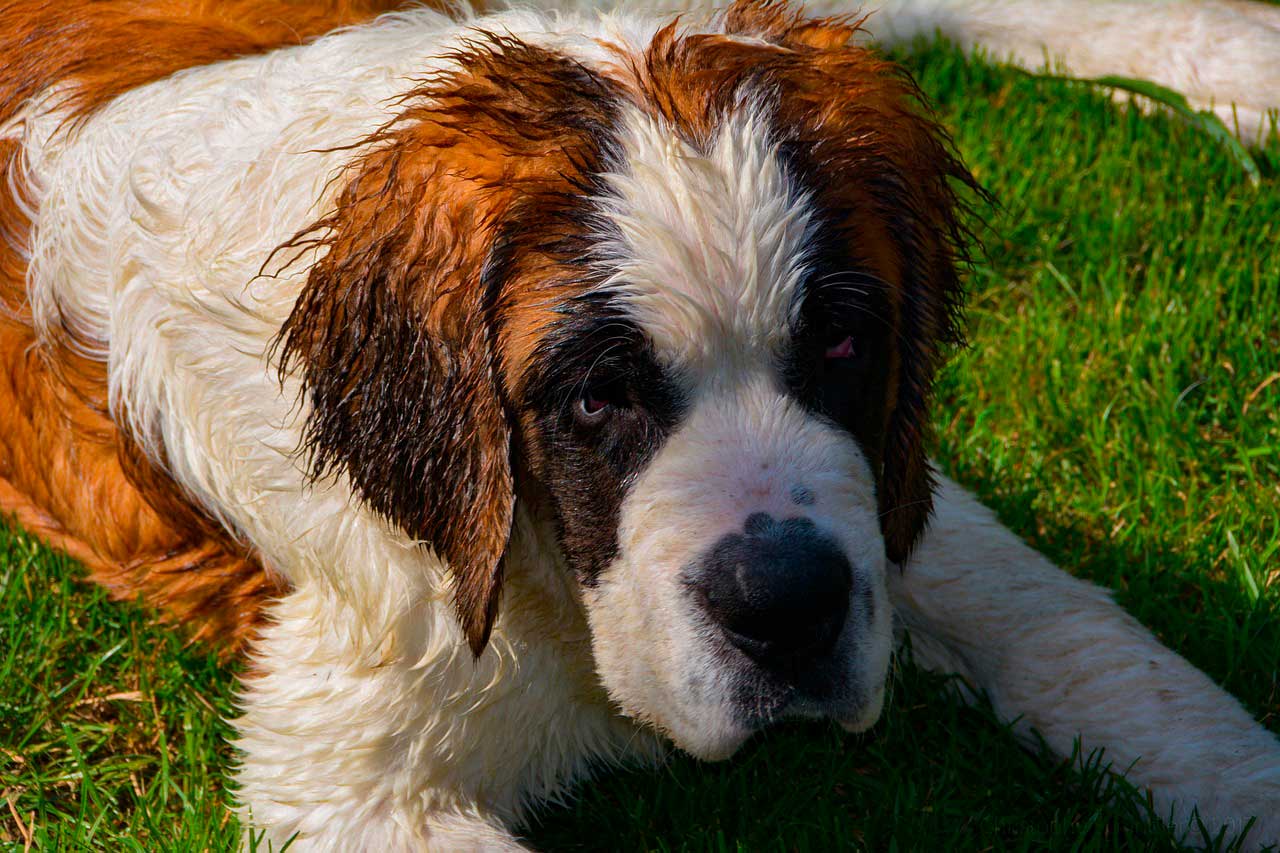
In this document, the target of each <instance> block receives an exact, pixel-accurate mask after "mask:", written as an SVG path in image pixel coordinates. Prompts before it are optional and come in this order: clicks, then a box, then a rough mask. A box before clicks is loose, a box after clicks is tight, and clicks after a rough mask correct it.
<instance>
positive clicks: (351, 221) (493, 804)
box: [0, 0, 1280, 850]
mask: <svg viewBox="0 0 1280 853" xmlns="http://www.w3.org/2000/svg"><path fill="white" fill-rule="evenodd" d="M393 6H394V4H390V3H380V2H376V0H367V2H366V0H354V1H353V2H329V3H324V2H318V0H317V2H290V1H289V0H253V1H252V2H249V0H225V2H220V3H208V4H199V3H183V2H176V0H175V2H163V0H157V2H122V1H121V2H117V0H108V1H107V2H94V3H89V2H69V3H63V4H46V3H33V2H12V3H9V4H7V5H6V6H5V7H4V9H3V15H0V52H2V53H3V56H4V59H5V63H4V68H3V70H0V104H2V106H0V146H2V148H3V150H2V151H0V153H2V154H3V157H2V158H0V160H2V162H3V163H4V168H5V182H4V187H5V191H4V197H3V200H2V201H0V222H2V223H3V226H4V232H5V237H6V241H5V246H4V249H3V251H4V254H3V255H2V256H0V290H2V292H3V295H4V304H5V306H6V313H5V315H4V318H3V321H2V322H3V325H2V326H0V364H2V365H3V369H2V370H0V377H3V382H2V383H0V418H3V420H4V424H3V428H2V429H0V508H3V509H4V510H5V511H6V512H9V513H12V514H14V515H15V516H16V517H17V519H18V520H19V521H20V522H21V523H22V524H23V525H24V526H26V527H27V528H28V529H30V530H32V531H33V532H35V533H37V534H39V535H41V536H43V537H44V538H45V539H46V540H47V541H49V542H50V543H51V544H53V545H55V546H57V547H60V548H62V549H64V550H66V551H68V552H69V553H71V554H72V555H74V556H76V557H78V558H79V559H80V560H82V561H83V562H84V563H85V564H86V565H87V566H88V568H89V570H90V572H91V574H92V576H93V578H94V579H95V580H97V581H98V582H100V583H102V584H104V585H105V586H107V587H108V588H109V589H110V590H112V591H113V592H114V593H115V594H117V595H119V596H120V597H128V598H134V597H137V596H138V595H139V594H142V595H143V596H145V597H146V598H147V600H148V601H150V602H152V603H153V604H155V605H157V606H158V607H160V608H161V609H162V610H163V611H164V612H165V613H167V614H168V615H169V617H170V618H172V619H174V620H175V621H178V622H182V623H186V624H187V625H189V626H190V630H192V631H193V632H194V633H195V634H196V635H197V636H202V637H207V638H220V639H222V640H224V641H225V642H226V644H228V645H229V646H230V647H231V648H233V649H239V650H244V651H246V652H247V654H248V655H249V659H250V662H251V663H250V670H249V675H248V676H247V677H246V678H245V680H244V683H243V693H242V698H241V702H242V706H243V715H242V716H241V717H240V718H239V720H238V721H237V722H236V729H237V746H238V747H239V749H240V750H241V754H242V759H241V763H240V765H239V768H238V770H237V772H236V780H235V781H236V784H237V786H238V799H239V802H240V804H241V806H240V808H241V812H240V814H241V818H242V819H243V822H244V825H245V826H246V828H247V832H249V833H259V832H260V833H263V834H264V837H265V839H266V840H267V842H269V843H270V844H271V845H272V846H274V847H276V848H278V847H280V846H283V845H284V844H286V843H288V842H289V841H290V839H292V844H293V847H292V849H299V850H303V849H305V850H354V849H367V850H411V849H427V848H429V849H485V850H488V849H507V850H512V849H522V848H521V846H520V842H519V840H518V838H517V836H516V835H515V832H516V831H517V830H518V829H519V827H520V825H521V822H522V820H523V819H524V818H525V816H526V815H527V814H528V810H529V808H530V807H531V806H532V805H533V804H535V803H538V802H541V801H544V800H547V799H550V798H555V797H557V796H560V795H562V794H563V793H564V792H566V791H567V790H568V789H569V787H570V786H571V785H572V784H573V781H574V779H575V778H579V777H581V776H582V775H583V774H584V773H586V772H587V770H588V768H589V767H590V766H592V765H595V764H598V763H600V762H611V761H624V760H625V761H636V760H640V761H644V760H659V759H660V758H661V756H662V755H663V754H664V752H665V751H666V749H667V744H674V745H676V746H677V747H679V748H680V749H683V750H685V751H687V752H689V753H691V754H693V755H695V756H699V757H702V758H705V759H722V758H725V757H727V756H729V755H731V754H733V752H734V751H735V750H736V749H737V748H738V747H739V746H740V745H741V744H742V743H743V742H744V741H745V740H746V739H747V738H748V737H750V736H751V735H752V734H753V733H754V732H756V731H758V730H759V729H761V728H763V727H765V726H767V725H770V724H772V723H774V722H776V721H779V720H785V719H794V718H831V719H835V720H837V721H838V722H839V723H840V724H841V725H842V726H844V727H845V728H846V729H848V730H850V731H861V730H864V729H866V728H868V727H869V726H871V725H872V724H873V723H874V722H875V721H876V719H877V718H878V717H879V715H880V713H881V710H882V707H883V704H884V696H885V692H884V690H885V688H884V685H885V679H886V674H887V671H888V667H889V663H890V658H891V654H892V652H893V649H894V646H895V643H896V642H898V641H899V640H900V638H901V636H902V635H903V633H904V632H909V633H910V636H911V638H912V644H913V649H914V654H915V658H916V660H917V661H918V662H920V663H922V664H923V665H925V666H927V667H929V668H932V669H935V670H938V671H940V672H946V673H956V674H959V675H961V676H962V677H963V678H964V679H965V680H966V682H967V683H968V684H970V685H971V686H972V687H973V689H974V690H975V691H981V692H984V693H985V694H986V695H987V696H989V697H990V699H991V702H992V704H993V706H994V707H995V709H996V711H997V712H998V713H999V714H1001V715H1002V716H1003V717H1005V718H1006V719H1010V720H1017V721H1018V728H1019V730H1020V731H1022V732H1025V733H1030V732H1032V731H1035V732H1038V733H1039V735H1040V736H1041V737H1043V738H1044V740H1045V742H1046V743H1048V744H1049V746H1050V747H1051V748H1052V749H1054V750H1056V751H1058V752H1060V753H1062V754H1064V755H1070V754H1071V750H1072V746H1073V743H1074V742H1075V741H1076V739H1077V738H1079V739H1080V742H1081V743H1082V744H1083V745H1084V747H1085V749H1086V750H1087V749H1091V748H1098V747H1104V748H1105V749H1106V750H1107V755H1108V756H1109V758H1110V760H1111V761H1112V762H1113V764H1114V766H1115V767H1117V768H1120V769H1121V770H1122V771H1123V772H1125V773H1126V774H1127V776H1128V778H1129V779H1130V780H1131V781H1132V782H1134V783H1135V784H1138V785H1141V786H1145V787H1148V788H1149V789H1150V791H1151V793H1152V796H1153V801H1154V802H1155V804H1156V806H1157V807H1158V808H1159V809H1160V810H1162V811H1163V812H1164V813H1166V814H1169V815H1170V816H1171V817H1172V819H1173V820H1174V821H1175V822H1180V823H1181V824H1182V825H1183V826H1186V825H1187V824H1188V822H1189V821H1191V819H1192V816H1193V815H1192V809H1196V810H1198V811H1197V812H1196V813H1197V814H1198V816H1199V817H1200V818H1201V819H1202V820H1203V821H1204V822H1205V823H1206V824H1207V825H1209V826H1213V827H1216V826H1222V825H1226V826H1228V827H1231V828H1233V829H1237V830H1238V829H1240V828H1242V827H1243V826H1244V824H1245V822H1246V821H1248V820H1249V819H1251V818H1256V819H1257V823H1256V824H1255V825H1254V827H1253V830H1252V832H1251V833H1250V835H1249V837H1248V841H1249V843H1252V844H1262V843H1265V842H1269V841H1274V840H1280V808H1278V806H1280V743H1277V740H1276V738H1275V737H1274V736H1272V735H1271V734H1270V733H1268V732H1267V731H1266V730H1265V729H1264V728H1263V727H1261V726H1260V725H1258V724H1257V723H1256V722H1255V721H1254V720H1252V719H1251V718H1250V716H1249V715H1248V714H1247V713H1246V712H1245V711H1244V709H1243V708H1241V706H1240V705H1239V704H1238V703H1237V702H1236V701H1235V700H1234V699H1232V698H1231V697H1229V696H1227V695H1226V694H1225V693H1224V692H1223V691H1221V690H1220V689H1219V688H1217V687H1216V686H1215V685H1214V684H1212V682H1210V681H1209V679H1208V678H1206V677H1205V676H1204V675H1202V674H1201V673H1199V672H1198V671H1196V670H1195V669H1194V668H1193V667H1191V666H1190V665H1189V664H1187V663H1186V662H1184V661H1183V660H1181V659H1180V658H1179V657H1177V656H1176V655H1174V654H1173V653H1172V652H1170V651H1168V650H1167V649H1165V648H1163V647H1162V646H1161V645H1160V644H1159V643H1158V642H1157V641H1156V640H1155V639H1154V638H1153V637H1152V636H1151V635H1150V634H1149V633H1148V632H1147V631H1146V630H1145V629H1143V628H1142V627H1141V626H1139V625H1138V624H1137V623H1136V622H1135V621H1134V620H1133V619H1131V618H1129V617H1128V616H1126V615H1125V614H1124V613H1123V612H1122V611H1121V610H1120V609H1119V608H1118V607H1117V606H1116V605H1114V604H1113V603H1112V601H1111V599H1110V598H1109V596H1108V594H1107V593H1106V592H1105V591H1103V590H1101V589H1099V588H1097V587H1094V586H1092V585H1089V584H1087V583H1084V582H1082V581H1078V580H1075V579H1073V578H1071V577H1070V576H1068V575H1066V574H1065V573H1063V572H1061V571H1060V570H1058V569H1056V568H1055V567H1053V566H1052V565H1050V564H1049V563H1048V562H1047V561H1046V560H1045V559H1044V558H1043V557H1041V556H1040V555H1038V554H1036V553H1035V552H1034V551H1032V550H1031V549H1030V548H1029V547H1027V546H1026V545H1025V544H1023V543H1022V542H1020V541H1019V540H1018V539H1017V538H1016V537H1015V536H1014V535H1013V534H1012V533H1010V532H1009V531H1008V530H1006V529H1005V528H1003V527H1002V526H1001V525H1000V524H999V523H998V522H997V521H996V520H995V518H994V516H993V515H992V514H991V513H990V512H989V511H988V510H986V509H984V508H983V507H982V506H981V505H980V504H979V503H978V502H977V501H976V500H975V499H974V498H973V497H972V496H971V495H969V494H968V493H966V492H965V491H964V490H963V489H961V488H960V487H959V486H957V485H956V484H954V483H952V482H951V481H949V480H947V479H946V478H944V477H941V476H939V475H937V474H936V473H934V470H933V466H932V465H931V463H930V460H929V457H928V453H929V399H930V389H931V385H932V382H933V378H934V375H935V373H936V371H937V369H938V366H939V364H940V363H941V360H942V359H943V357H944V355H945V353H946V352H947V350H948V348H949V347H950V346H951V345H953V344H954V343H956V342H957V341H959V340H960V338H961V332H960V314H961V305H962V288H961V272H962V269H963V267H964V264H965V262H966V252H967V251H968V249H967V247H968V246H969V245H971V242H970V237H969V235H968V234H967V232H966V222H967V221H969V219H968V216H967V214H966V205H967V204H970V203H972V202H974V201H975V200H979V199H981V189H980V188H979V187H978V185H977V183H976V182H975V181H974V180H973V179H972V177H971V176H970V175H969V173H968V172H967V171H966V170H965V168H964V166H963V165H962V164H961V163H960V162H959V161H958V160H957V159H956V157H955V155H954V154H953V152H952V149H951V147H950V144H949V142H948V140H947V137H946V134H945V132H944V131H943V130H942V129H941V128H940V127H939V126H938V125H937V124H936V123H935V122H934V120H933V119H931V118H930V117H929V113H928V111H927V109H925V108H924V107H923V106H922V105H921V104H920V102H919V101H920V96H919V93H918V92H917V90H916V89H915V87H914V84H913V83H912V82H911V80H910V79H909V78H908V77H907V76H906V75H905V74H904V73H903V72H901V71H900V70H898V69H897V68H896V67H895V66H894V65H893V64H891V63H890V62H888V61H886V60H885V59H883V58H881V57H880V56H879V55H878V54H876V53H874V52H873V51H871V50H869V49H868V48H867V47H866V46H865V45H864V44H863V43H862V42H863V40H864V39H865V38H866V35H865V32H864V30H863V29H862V28H861V27H862V25H860V24H859V23H858V22H857V21H856V20H854V19H849V18H845V17H840V15H842V14H845V13H849V12H853V11H855V10H852V9H845V8H830V9H828V8H817V9H815V10H813V15H814V16H810V14H809V13H806V12H802V11H801V10H800V9H798V8H793V7H790V6H787V5H783V4H781V3H775V2H768V0H735V2H734V3H733V5H731V6H729V7H728V8H727V9H724V10H719V11H703V10H699V9H683V10H678V9H677V10H666V11H663V10H657V11H654V10H642V9H630V8H623V9H619V10H615V11H611V12H608V13H604V14H597V13H596V12H595V10H593V9H590V8H586V7H584V8H580V9H575V8H564V9H561V10H559V11H558V12H554V11H550V10H535V9H507V10H495V11H490V12H485V13H481V12H470V11H466V10H456V9H455V10H445V11H442V10H439V9H431V8H425V7H414V8H407V9H401V10H396V9H393V8H392V7H393ZM675 12H683V14H682V15H676V14H675ZM380 13H386V14H380ZM832 16H834V17H832ZM1277 21H1278V18H1277V16H1276V15H1275V14H1274V10H1265V9H1252V8H1249V9H1246V7H1244V6H1239V5H1237V4H1223V5H1215V4H1203V5H1189V4H1169V5H1167V6H1166V5H1161V6H1159V7H1157V8H1151V9H1149V10H1147V11H1143V12H1141V13H1140V12H1139V11H1138V9H1137V8H1136V7H1130V6H1128V5H1126V4H1120V3H1109V4H1101V5H1093V6H1089V5H1080V4H1074V3H1065V2H1059V3H1051V4H1040V3H1036V4H1026V3H1016V2H1005V3H997V4H985V5H978V4H975V5H974V6H973V7H969V6H966V5H964V4H938V5H933V6H930V5H928V4H915V5H911V4H906V5H904V6H902V7H898V8H895V7H893V6H890V7H888V8H886V9H885V10H882V11H881V12H880V13H877V14H876V15H873V16H872V17H871V19H870V21H869V22H868V23H866V24H865V26H866V27H870V28H872V29H878V30H879V31H880V32H882V33H884V34H886V35H887V36H890V37H896V38H907V37H910V36H911V35H913V34H918V33H922V32H932V31H933V30H934V29H935V28H942V29H944V30H945V31H947V32H949V33H951V34H952V35H953V36H955V37H956V38H958V39H959V40H960V41H962V42H964V43H966V44H969V45H974V46H985V47H987V48H989V49H992V50H995V51H998V52H1000V53H1001V54H1002V55H1010V56H1011V58H1012V59H1013V60H1015V61H1022V62H1024V63H1031V64H1037V63H1039V62H1041V61H1042V60H1043V59H1044V58H1045V56H1046V55H1049V54H1054V53H1057V52H1059V50H1061V52H1063V53H1065V59H1066V61H1067V62H1068V65H1069V67H1072V68H1075V69H1076V70H1078V71H1081V72H1083V73H1104V72H1114V71H1124V70H1126V69H1127V70H1129V71H1136V72H1141V73H1143V74H1146V75H1147V76H1150V77H1153V78H1155V79H1157V80H1161V81H1162V82H1171V83H1173V84H1175V85H1176V84H1179V83H1183V84H1185V85H1183V88H1184V89H1187V90H1188V91H1189V92H1190V94H1191V95H1192V96H1193V98H1194V99H1195V100H1197V101H1198V102H1201V103H1204V104H1206V105H1209V106H1212V107H1214V108H1217V109H1219V110H1224V111H1225V112H1224V114H1228V112H1229V115H1230V116H1231V118H1232V120H1233V121H1234V122H1235V124H1234V125H1233V127H1234V129H1235V130H1236V131H1237V132H1238V133H1240V134H1241V135H1242V136H1245V137H1248V136H1249V135H1250V134H1254V133H1259V132H1262V130H1263V128H1264V126H1265V117H1266V115H1267V109H1268V108H1270V107H1274V106H1275V105H1276V103H1277V102H1280V81H1278V80H1277V78H1276V77H1275V76H1274V75H1276V74H1277V66H1276V64H1275V63H1271V64H1270V65H1267V63H1265V62H1264V58H1265V57H1267V56H1273V55H1280V23H1277ZM1195 22H1200V24H1206V26H1193V25H1192V24H1194V23H1195ZM1143 31H1145V32H1147V33H1148V34H1152V35H1157V36H1160V37H1161V38H1162V39H1163V41H1162V42H1160V43H1159V46H1160V47H1161V48H1162V50H1154V51H1153V50H1152V49H1151V47H1152V46H1151V45H1150V44H1145V45H1144V44H1142V40H1141V39H1140V38H1136V37H1135V33H1139V34H1140V33H1141V32H1143ZM1099 33H1100V35H1098V34H1099ZM1085 34H1089V35H1088V37H1087V38H1086V37H1085ZM1217 38H1224V39H1229V40H1231V43H1232V44H1233V45H1234V48H1235V49H1232V50H1221V51H1218V50H1217V48H1216V47H1214V45H1213V40H1214V39H1217ZM1135 45H1136V46H1135ZM1165 48H1167V49H1165ZM1211 48H1213V49H1211ZM1046 52H1048V53H1046ZM1148 54H1149V55H1148ZM1180 57H1181V58H1180ZM1186 57H1192V58H1194V59H1195V60H1196V66H1195V67H1196V73H1195V74H1194V75H1192V77H1190V78H1187V79H1177V78H1178V75H1179V74H1181V73H1183V72H1184V71H1185V70H1186V69H1185V68H1183V66H1182V64H1181V63H1182V60H1183V59H1185V58H1186ZM1266 75H1272V76H1270V77H1268V76H1266Z"/></svg>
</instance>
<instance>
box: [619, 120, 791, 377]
mask: <svg viewBox="0 0 1280 853" xmlns="http://www.w3.org/2000/svg"><path fill="white" fill-rule="evenodd" d="M771 136H772V135H771V133H770V131H769V129H768V124H767V122H766V121H765V120H764V119H763V118H761V117H760V115H759V113H757V112H756V111H753V110H749V111H745V112H743V113H741V114H736V115H733V116H731V117H727V118H726V120H725V121H724V123H723V125H722V126H721V127H720V129H719V131H718V133H717V134H716V137H715V139H714V140H713V141H712V143H711V145H710V148H709V150H708V151H706V152H705V153H700V152H699V151H697V150H695V149H694V147H693V146H691V145H690V144H689V143H688V142H686V141H684V140H683V139H681V138H680V136H679V135H678V134H677V133H676V132H675V131H674V130H673V129H671V128H670V127H667V126H664V124H663V123H662V122H661V121H660V120H658V119H654V118H651V117H649V116H646V115H644V114H642V113H640V112H639V111H638V110H632V111H630V113H629V115H628V117H627V121H626V122H625V131H624V133H623V135H622V146H623V150H622V154H623V156H624V158H625V170H624V171H622V172H620V173H615V174H611V175H608V176H606V180H607V182H608V185H609V187H610V189H611V190H612V191H613V193H614V196H613V197H611V198H607V199H604V200H602V202H601V203H602V204H603V206H604V208H605V211H606V213H607V214H608V217H609V219H610V220H611V221H612V222H613V224H614V226H615V227H616V229H617V236H616V237H615V238H614V239H611V240H607V241H606V242H605V244H604V246H603V247H602V248H603V251H604V253H605V254H606V256H607V258H608V263H609V266H610V269H611V270H612V273H613V274H612V276H611V278H610V280H609V281H608V282H607V284H606V287H607V288H609V289H611V290H615V291H616V292H617V293H618V294H619V297H620V298H621V299H623V300H624V301H625V303H626V305H627V310H628V312H629V313H630V314H631V316H632V317H634V318H635V320H636V321H637V322H638V323H639V325H640V326H641V327H642V328H643V329H644V330H645V331H646V332H647V333H648V334H649V335H650V337H651V340H652V341H653V343H654V346H655V348H656V349H657V351H658V352H659V354H660V356H666V357H670V358H671V359H672V361H673V362H674V363H678V364H679V365H680V366H681V367H682V368H684V369H691V370H695V371H697V370H700V369H704V368H707V367H711V366H713V365H714V367H715V368H716V369H720V368H723V366H724V364H725V362H726V361H732V362H738V361H740V360H741V359H742V358H743V356H744V355H746V352H751V351H756V353H757V354H765V353H770V354H776V353H778V352H780V351H781V348H782V347H783V346H784V345H785V343H786V340H787V337H788V330H789V329H790V326H791V321H792V319H793V313H794V311H795V310H796V301H795V295H796V291H797V289H798V288H799V287H800V284H801V281H802V279H803V276H804V272H805V262H806V259H805V256H804V255H805V245H806V243H807V239H806V238H807V236H808V233H809V229H810V227H811V220H812V216H811V214H810V210H809V207H808V205H807V203H806V200H805V198H804V197H803V194H802V193H800V192H798V191H797V190H796V188H795V187H794V186H793V185H792V182H791V181H790V180H789V179H788V177H787V175H786V174H785V172H784V171H783V168H782V164H781V162H780V161H779V158H778V151H777V145H776V144H775V143H774V142H773V141H772V138H771ZM744 349H745V350H746V352H744Z"/></svg>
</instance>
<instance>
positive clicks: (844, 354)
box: [822, 335, 855, 362]
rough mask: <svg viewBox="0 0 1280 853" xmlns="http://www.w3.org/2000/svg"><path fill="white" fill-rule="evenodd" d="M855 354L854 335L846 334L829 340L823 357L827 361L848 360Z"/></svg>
mask: <svg viewBox="0 0 1280 853" xmlns="http://www.w3.org/2000/svg"><path fill="white" fill-rule="evenodd" d="M854 355H855V350H854V347H853V336H852V335H844V336H843V337H837V338H836V339H835V340H833V341H831V342H829V343H828V344H827V347H826V350H825V352H824V353H823V355H822V357H823V359H824V360H826V361H827V362H839V361H847V360H849V359H851V358H853V357H854Z"/></svg>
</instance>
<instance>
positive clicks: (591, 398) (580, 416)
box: [573, 381, 626, 426]
mask: <svg viewBox="0 0 1280 853" xmlns="http://www.w3.org/2000/svg"><path fill="white" fill-rule="evenodd" d="M625 405H626V389H625V388H624V387H623V386H622V384H621V383H620V382H616V381H605V382H591V383H589V384H588V385H587V386H586V387H585V388H583V389H582V393H581V395H579V397H578V402H577V404H576V405H575V406H574V409H573V414H574V417H575V418H576V419H577V421H578V423H580V424H582V425H583V426H599V425H600V424H602V423H604V422H605V421H606V420H607V419H608V418H609V416H610V415H612V414H613V413H614V411H615V410H616V409H618V408H620V407H622V406H625Z"/></svg>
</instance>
